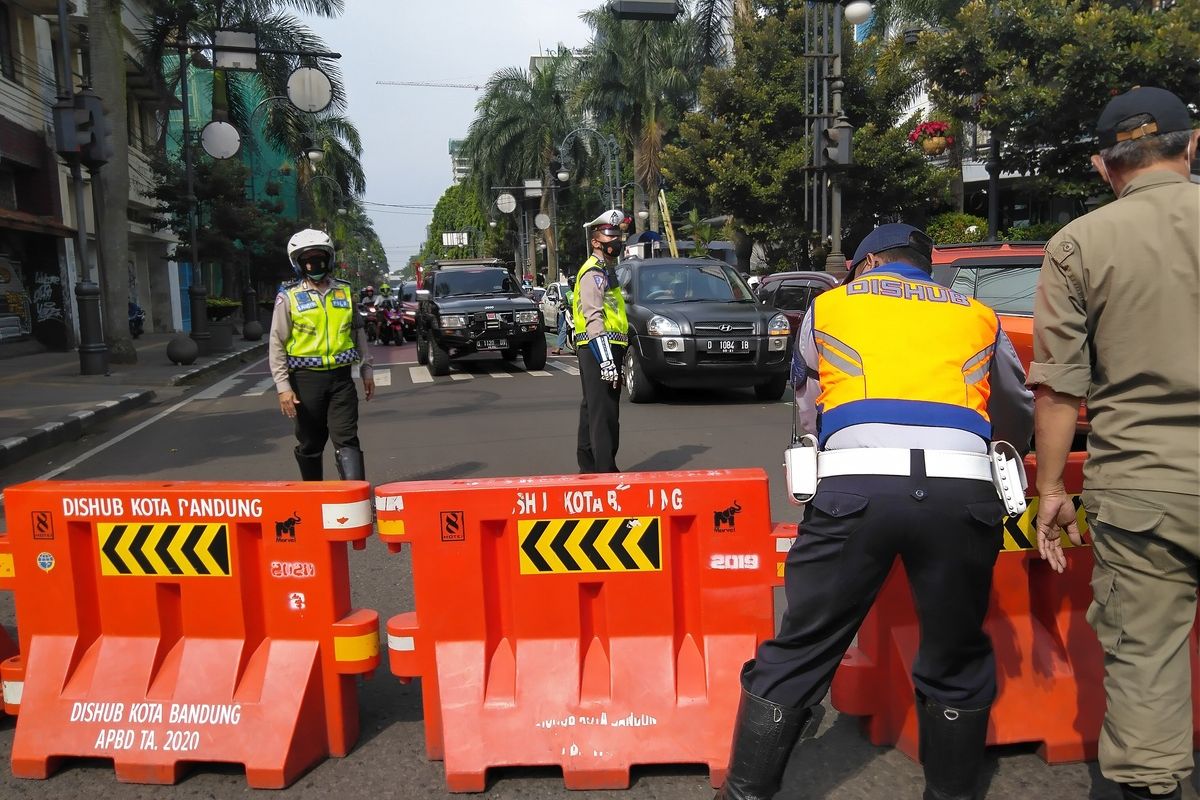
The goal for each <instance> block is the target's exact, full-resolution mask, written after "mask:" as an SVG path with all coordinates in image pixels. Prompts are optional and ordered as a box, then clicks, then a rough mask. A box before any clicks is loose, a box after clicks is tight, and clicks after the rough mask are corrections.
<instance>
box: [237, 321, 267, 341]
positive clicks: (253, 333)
mask: <svg viewBox="0 0 1200 800" xmlns="http://www.w3.org/2000/svg"><path fill="white" fill-rule="evenodd" d="M262 335H263V326H262V323H261V322H259V321H258V320H256V319H252V320H250V321H249V322H247V323H246V324H245V325H243V326H242V338H243V339H245V340H246V341H247V342H257V341H258V340H259V339H261V338H262Z"/></svg>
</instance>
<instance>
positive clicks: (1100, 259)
mask: <svg viewBox="0 0 1200 800" xmlns="http://www.w3.org/2000/svg"><path fill="white" fill-rule="evenodd" d="M1033 319H1034V335H1033V348H1034V356H1033V364H1032V365H1031V366H1030V369H1029V384H1030V385H1031V386H1033V385H1038V384H1042V385H1045V386H1048V387H1049V388H1051V389H1053V390H1054V391H1056V392H1061V393H1063V394H1068V395H1074V396H1076V397H1084V398H1086V399H1087V406H1088V416H1089V417H1090V419H1091V422H1092V432H1091V434H1090V435H1089V436H1088V459H1087V463H1086V464H1085V466H1084V485H1085V487H1086V488H1088V489H1139V490H1149V491H1161V492H1181V493H1185V494H1192V495H1195V494H1200V185H1196V184H1194V183H1191V182H1189V181H1188V180H1187V178H1185V177H1183V176H1182V175H1178V174H1176V173H1173V172H1169V171H1161V172H1159V171H1155V172H1149V173H1145V174H1143V175H1140V176H1138V177H1137V178H1136V179H1135V180H1134V181H1132V182H1131V183H1130V184H1129V185H1128V186H1126V187H1125V189H1124V191H1122V192H1121V196H1120V198H1118V199H1117V200H1116V201H1115V202H1113V203H1110V204H1108V205H1106V206H1104V207H1102V208H1098V209H1096V210H1095V211H1093V212H1092V213H1090V214H1088V215H1086V216H1084V217H1082V218H1080V219H1077V220H1075V221H1074V222H1071V223H1070V224H1068V225H1067V226H1066V227H1065V228H1063V229H1062V230H1061V231H1059V232H1058V233H1057V234H1056V235H1055V236H1054V238H1052V239H1051V240H1050V241H1049V242H1048V243H1047V244H1046V256H1045V259H1044V260H1043V262H1042V272H1041V276H1040V277H1039V280H1038V289H1037V299H1036V301H1035V303H1034V310H1033Z"/></svg>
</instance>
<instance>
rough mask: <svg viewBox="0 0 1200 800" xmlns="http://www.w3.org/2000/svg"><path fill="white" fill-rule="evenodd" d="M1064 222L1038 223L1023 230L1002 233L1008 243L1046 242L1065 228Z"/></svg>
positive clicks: (1010, 229)
mask: <svg viewBox="0 0 1200 800" xmlns="http://www.w3.org/2000/svg"><path fill="white" fill-rule="evenodd" d="M1064 224H1065V223H1062V222H1038V223H1035V224H1033V225H1026V226H1024V227H1021V228H1009V229H1008V230H1006V231H1002V232H1001V233H1000V238H1001V239H1003V240H1004V241H1006V242H1044V241H1046V240H1047V239H1049V238H1050V237H1051V236H1053V235H1054V234H1056V233H1058V231H1059V230H1060V229H1061V228H1062V227H1063V225H1064Z"/></svg>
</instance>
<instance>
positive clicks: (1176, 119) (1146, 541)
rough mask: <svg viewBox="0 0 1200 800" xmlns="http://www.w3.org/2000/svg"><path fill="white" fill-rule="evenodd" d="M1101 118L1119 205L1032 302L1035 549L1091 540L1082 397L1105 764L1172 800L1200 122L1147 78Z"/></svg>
mask: <svg viewBox="0 0 1200 800" xmlns="http://www.w3.org/2000/svg"><path fill="white" fill-rule="evenodd" d="M1096 127H1097V137H1098V139H1099V145H1100V153H1099V155H1094V156H1092V164H1093V165H1094V166H1095V168H1096V170H1097V171H1098V172H1099V173H1100V176H1101V177H1102V178H1103V179H1104V181H1105V182H1106V183H1108V184H1109V185H1110V186H1112V189H1113V192H1114V193H1116V195H1117V200H1116V201H1115V202H1113V203H1110V204H1108V205H1106V206H1103V207H1101V208H1098V209H1097V210H1095V211H1093V212H1092V213H1090V214H1087V215H1086V216H1084V217H1082V218H1080V219H1077V220H1075V221H1074V222H1071V223H1070V224H1068V225H1067V226H1066V227H1065V228H1063V229H1062V230H1061V231H1059V232H1058V233H1057V234H1056V235H1055V236H1054V237H1053V238H1052V239H1051V240H1050V241H1049V243H1047V245H1046V256H1045V259H1044V261H1043V263H1042V272H1041V276H1040V278H1039V280H1038V290H1037V299H1036V301H1035V304H1034V336H1033V348H1034V359H1033V364H1032V365H1031V366H1030V369H1029V383H1030V385H1032V386H1036V387H1037V401H1036V406H1037V456H1038V470H1037V486H1038V494H1039V495H1040V505H1039V506H1038V520H1037V534H1038V545H1039V549H1040V551H1041V554H1042V557H1043V558H1046V559H1048V560H1049V562H1050V564H1051V566H1053V567H1054V568H1055V569H1056V570H1058V571H1059V572H1061V571H1062V570H1063V568H1064V566H1065V558H1064V556H1063V551H1062V547H1061V544H1060V538H1059V537H1060V534H1061V532H1062V530H1063V529H1065V530H1066V531H1067V533H1068V535H1069V536H1070V538H1071V539H1073V540H1074V541H1075V542H1076V543H1077V544H1078V543H1081V541H1082V539H1081V537H1080V536H1079V531H1078V527H1077V524H1076V521H1075V520H1076V512H1075V508H1074V506H1073V504H1072V502H1071V497H1070V495H1068V494H1067V491H1066V489H1065V487H1064V485H1063V469H1064V467H1065V464H1066V460H1067V453H1068V452H1069V451H1070V449H1071V441H1072V438H1073V436H1074V433H1075V420H1076V415H1077V413H1078V410H1079V404H1080V402H1081V401H1082V400H1083V399H1084V398H1087V406H1088V416H1089V418H1090V420H1091V432H1090V433H1089V434H1088V445H1087V450H1088V457H1087V461H1086V462H1085V464H1084V469H1083V505H1084V508H1085V509H1087V520H1088V527H1089V528H1090V529H1091V531H1092V537H1093V540H1094V541H1093V545H1094V546H1093V547H1092V555H1093V557H1094V567H1093V573H1092V591H1093V593H1094V598H1093V600H1092V604H1091V607H1090V608H1089V609H1088V612H1087V619H1088V622H1089V623H1091V625H1092V627H1093V628H1095V630H1096V635H1097V637H1098V638H1099V640H1100V644H1101V645H1102V646H1103V647H1104V650H1105V653H1106V656H1105V659H1104V672H1105V677H1104V688H1105V694H1106V696H1107V700H1108V706H1107V710H1106V712H1105V716H1104V727H1103V729H1102V730H1101V732H1100V748H1099V751H1100V752H1099V754H1100V770H1101V772H1103V773H1104V775H1105V776H1106V777H1107V778H1109V779H1110V780H1113V781H1116V782H1117V783H1119V784H1121V789H1122V795H1123V797H1125V798H1148V797H1168V798H1178V797H1181V796H1182V794H1181V789H1180V786H1179V784H1180V782H1181V781H1184V780H1186V779H1187V777H1188V776H1189V775H1190V774H1191V772H1192V769H1193V764H1192V758H1193V757H1192V725H1193V722H1192V697H1191V687H1192V685H1193V684H1192V683H1191V680H1192V678H1191V677H1190V669H1189V660H1190V655H1189V652H1188V651H1189V645H1188V641H1189V634H1190V631H1191V628H1192V625H1193V623H1194V622H1195V619H1196V590H1197V575H1198V573H1200V438H1198V437H1197V431H1198V430H1200V186H1197V185H1196V184H1195V183H1192V182H1190V181H1189V172H1190V165H1191V164H1192V163H1193V161H1194V160H1195V158H1196V150H1197V141H1198V139H1200V131H1195V130H1192V123H1191V120H1190V119H1189V115H1188V111H1187V108H1186V106H1184V104H1183V102H1182V101H1181V100H1180V99H1179V98H1178V97H1176V96H1175V95H1174V94H1172V93H1171V92H1168V91H1166V90H1164V89H1158V88H1153V87H1140V88H1135V89H1133V90H1131V91H1129V92H1126V93H1125V94H1122V95H1118V96H1117V97H1114V98H1112V100H1110V101H1109V103H1108V105H1107V106H1105V108H1104V110H1103V112H1102V113H1101V114H1100V118H1099V120H1098V123H1097V126H1096ZM1193 652H1194V650H1193Z"/></svg>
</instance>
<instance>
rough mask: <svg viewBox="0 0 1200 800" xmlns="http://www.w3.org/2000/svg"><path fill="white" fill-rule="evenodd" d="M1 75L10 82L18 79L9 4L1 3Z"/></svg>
mask: <svg viewBox="0 0 1200 800" xmlns="http://www.w3.org/2000/svg"><path fill="white" fill-rule="evenodd" d="M0 74H3V75H4V77H6V78H8V79H9V80H10V81H15V80H16V79H17V69H16V65H15V63H14V61H13V31H12V22H11V19H10V17H9V13H8V4H7V3H0Z"/></svg>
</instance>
